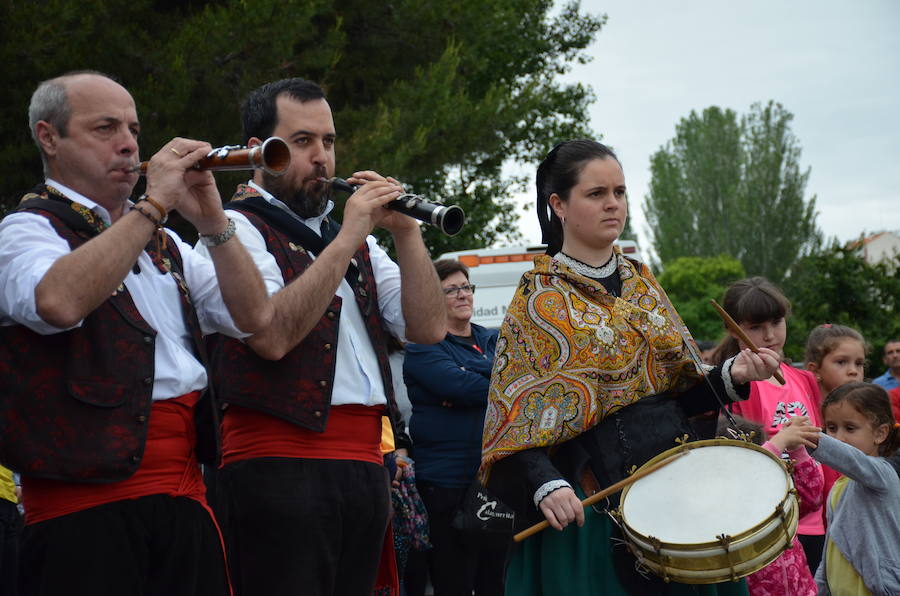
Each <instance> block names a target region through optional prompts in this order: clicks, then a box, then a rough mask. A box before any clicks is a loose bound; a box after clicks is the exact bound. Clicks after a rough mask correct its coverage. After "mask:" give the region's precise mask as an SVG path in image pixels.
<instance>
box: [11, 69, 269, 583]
mask: <svg viewBox="0 0 900 596" xmlns="http://www.w3.org/2000/svg"><path fill="white" fill-rule="evenodd" d="M29 122H30V126H31V133H32V135H33V137H34V139H35V142H36V143H37V145H38V148H39V150H40V153H41V157H42V159H43V162H44V171H45V174H46V179H45V181H44V183H42V184H40V185H38V186H37V187H36V188H35V189H34V190H33V191H32V192H30V193H28V194H26V195H25V197H24V199H23V200H22V202H21V203H20V205H19V208H18V210H17V211H15V212H13V213H12V214H10V215H8V216H7V217H6V218H5V219H4V220H3V222H2V223H0V288H3V291H2V292H0V398H2V399H0V461H2V462H3V464H4V465H6V466H8V467H10V468H12V469H14V470H16V471H18V472H20V473H21V475H22V491H23V497H24V506H25V512H26V513H25V523H26V526H25V530H24V533H23V538H22V550H21V557H20V572H19V578H20V594H23V595H25V596H38V595H40V596H51V595H53V596H55V595H58V594H74V595H82V594H83V595H85V596H87V595H91V596H98V595H100V596H105V595H108V596H120V595H122V594H145V595H148V596H149V595H159V596H162V595H166V596H171V595H176V596H208V595H218V596H225V595H227V594H229V588H228V580H227V574H226V567H225V560H224V552H223V550H222V546H221V544H222V543H221V538H220V535H219V533H218V529H217V527H216V524H215V520H214V518H213V517H212V513H211V511H210V510H209V507H208V506H207V504H206V498H205V491H204V488H203V482H202V478H201V475H200V467H199V465H198V458H199V459H202V460H205V461H206V463H210V464H215V455H216V440H215V433H216V430H217V423H216V422H217V421H216V416H217V410H216V409H215V408H214V405H213V403H212V400H211V399H209V398H208V397H204V396H203V393H204V391H205V389H206V386H207V371H206V368H205V366H204V362H203V359H202V357H201V354H202V349H203V347H202V336H203V335H204V334H206V333H212V332H220V333H225V334H228V335H231V336H235V337H243V336H246V335H249V334H251V333H253V332H256V331H259V330H261V329H263V328H264V327H266V325H267V324H268V323H269V321H270V320H271V318H272V305H271V302H270V299H269V296H268V294H267V293H266V291H265V285H264V284H263V281H262V279H261V278H260V276H259V273H258V271H257V269H256V268H255V267H254V266H253V262H252V261H251V259H250V257H249V255H248V254H247V252H246V250H244V248H243V246H242V245H241V244H240V243H239V242H237V241H235V240H233V239H232V238H231V237H232V236H233V234H234V228H233V224H231V223H230V222H229V220H228V219H227V217H226V215H225V212H224V211H223V210H222V206H221V199H220V198H219V193H218V192H217V191H216V186H215V183H214V181H213V179H212V174H211V173H210V172H201V171H199V170H195V169H194V168H193V167H192V166H193V165H194V164H195V163H196V162H197V161H198V160H199V159H200V158H201V157H203V156H204V155H206V153H207V152H208V151H209V150H210V147H209V145H208V144H206V143H202V142H199V141H192V140H189V139H180V138H176V139H173V140H172V141H170V142H169V143H167V144H166V145H165V146H164V147H163V148H162V149H160V151H159V152H158V153H157V154H156V155H155V156H154V157H153V158H152V159H151V160H150V163H149V166H148V172H147V189H146V190H147V192H146V194H145V195H143V196H142V197H141V198H140V199H138V200H137V201H135V202H131V201H130V200H129V196H130V195H131V192H132V190H133V188H134V185H135V183H136V182H137V178H138V174H137V172H136V166H137V163H138V144H137V139H138V133H139V131H140V123H139V121H138V117H137V110H136V108H135V104H134V100H133V99H132V97H131V95H130V94H129V93H128V91H126V90H125V88H124V87H122V86H121V85H119V84H118V83H116V82H114V81H113V80H111V79H110V78H108V77H106V76H104V75H101V74H99V73H94V72H79V73H70V74H67V75H63V76H61V77H58V78H55V79H51V80H48V81H45V82H43V83H41V84H40V86H39V87H38V88H37V90H36V91H35V92H34V94H33V95H32V98H31V105H30V107H29ZM172 210H177V211H178V212H179V213H180V214H181V215H182V216H184V218H185V219H187V220H188V222H190V223H191V224H192V225H193V226H194V227H195V228H196V229H197V231H198V232H199V233H200V235H201V238H203V239H205V241H206V242H207V243H208V244H209V245H210V250H209V254H210V255H211V256H212V260H211V261H210V260H208V259H206V258H203V257H201V256H200V255H198V254H197V253H196V252H195V251H194V250H193V249H192V248H191V247H190V246H189V245H187V244H185V243H184V242H182V241H181V240H180V239H179V238H178V236H177V235H175V234H174V233H173V232H170V231H167V230H165V229H164V228H163V227H162V224H163V223H164V222H165V220H166V216H167V214H168V213H169V212H170V211H172Z"/></svg>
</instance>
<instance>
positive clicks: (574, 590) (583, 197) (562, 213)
mask: <svg viewBox="0 0 900 596" xmlns="http://www.w3.org/2000/svg"><path fill="white" fill-rule="evenodd" d="M537 207H538V218H539V221H540V223H541V229H542V231H543V234H544V241H545V242H546V243H547V244H548V248H547V255H546V256H540V257H538V258H536V259H535V262H534V265H535V266H534V269H532V270H531V271H529V272H528V273H526V274H525V275H524V276H523V278H522V281H521V283H520V284H519V288H518V290H517V292H516V295H515V297H514V298H513V301H512V304H511V305H510V308H509V310H508V311H507V315H506V319H505V320H504V323H503V326H502V328H501V330H500V339H499V341H498V343H497V351H496V361H495V365H494V370H493V375H492V379H491V386H490V393H489V397H488V400H489V402H488V408H487V413H486V417H485V429H484V445H483V454H482V465H481V470H480V477H481V479H482V481H483V482H485V483H487V486H488V488H489V489H491V490H494V491H495V492H496V493H497V495H498V496H499V497H500V498H501V499H502V500H504V501H505V502H506V503H507V504H509V505H511V506H513V507H514V508H516V510H517V514H518V515H517V518H518V519H517V525H518V526H519V527H525V526H526V525H530V524H531V523H532V522H534V521H540V520H542V519H544V518H546V519H547V521H548V522H549V523H550V525H551V526H552V527H553V528H554V529H555V530H557V531H553V530H547V531H545V532H542V533H540V534H538V535H536V536H534V537H532V538H529V539H527V540H526V541H525V542H523V543H521V544H520V545H518V547H517V548H516V550H515V553H514V555H513V558H512V562H511V564H510V567H509V571H508V574H507V582H506V586H507V594H516V595H530V594H534V595H538V594H629V593H630V594H650V593H654V594H657V593H658V594H694V593H696V594H724V593H728V594H741V593H746V587H745V586H744V584H743V582H740V583H728V584H714V585H708V586H696V585H686V584H677V583H663V582H662V580H659V579H656V578H655V577H644V576H642V575H641V574H639V573H637V572H635V559H634V557H633V556H632V555H631V554H630V553H629V552H628V550H627V549H626V548H625V547H624V546H623V545H622V544H618V546H615V545H614V543H615V542H620V541H616V540H615V538H617V537H619V534H618V529H617V528H616V526H615V525H614V524H613V522H612V521H611V520H610V518H609V516H607V515H605V512H604V511H603V509H606V510H609V511H612V510H613V509H614V508H615V506H616V504H617V502H618V499H617V498H616V497H613V498H611V499H610V500H609V501H608V502H607V504H606V506H605V507H602V508H601V507H596V510H595V508H590V509H587V510H586V511H585V510H584V509H583V508H582V506H581V503H580V500H579V499H580V498H583V497H584V495H585V494H588V493H592V492H596V490H597V487H600V488H603V487H606V486H609V485H611V484H613V483H615V482H617V481H619V480H621V479H622V478H624V477H625V476H626V475H628V474H629V473H630V472H631V471H632V470H633V469H634V468H635V467H637V466H641V465H642V464H644V463H645V462H646V461H648V460H650V459H651V458H653V457H654V456H656V455H658V454H660V453H662V452H664V451H666V450H668V449H670V448H672V447H675V446H676V440H678V441H683V440H692V439H695V438H696V436H695V433H694V429H693V428H692V426H691V424H690V422H689V420H688V418H689V417H690V416H693V415H696V414H699V413H702V412H706V411H708V410H711V409H714V408H716V407H717V405H718V402H717V400H716V398H715V395H714V393H713V392H714V391H715V393H717V394H718V395H719V396H720V397H721V399H722V400H723V401H726V402H728V401H733V400H739V399H745V398H746V397H747V395H748V393H749V387H748V385H747V383H749V382H750V381H753V380H758V379H765V378H768V377H769V376H771V373H772V371H773V370H774V369H775V368H776V367H777V366H778V356H777V354H775V353H774V352H772V351H770V350H766V349H762V350H760V353H759V354H754V353H751V352H750V351H749V350H745V351H742V352H741V353H739V354H738V355H737V356H735V357H734V358H733V359H731V360H729V361H727V362H725V363H724V364H723V365H720V366H718V367H716V368H715V369H712V370H708V367H707V369H706V370H705V371H704V372H705V374H706V380H704V379H703V377H702V376H701V369H700V368H699V366H700V365H699V357H697V356H696V353H695V345H694V341H693V339H692V338H691V336H690V334H689V332H688V330H687V329H686V328H685V326H684V323H683V322H682V321H681V319H680V317H679V316H678V313H676V312H675V309H674V308H673V307H672V305H671V303H670V302H669V300H668V298H667V297H666V294H665V292H664V291H663V290H662V288H661V287H660V286H659V284H658V283H657V281H656V280H655V278H654V277H653V275H652V274H651V273H650V271H649V269H648V268H647V267H646V266H645V265H644V264H642V263H640V262H638V261H635V260H632V259H629V258H627V257H625V256H623V255H622V254H621V252H620V251H619V250H618V249H617V248H616V247H614V246H613V242H614V241H615V240H616V238H617V237H618V235H619V234H620V233H621V231H622V229H623V227H624V225H625V218H626V216H627V213H628V205H627V200H626V192H625V179H624V175H623V173H622V168H621V165H620V164H619V161H618V159H617V158H616V156H615V154H614V153H613V152H612V151H611V150H610V149H609V148H607V147H606V146H604V145H602V144H600V143H597V142H594V141H589V140H578V141H568V142H564V143H560V144H559V145H557V146H556V147H555V148H554V149H553V150H552V151H551V152H550V153H549V154H548V155H547V157H546V158H545V159H544V161H543V162H542V163H541V165H540V166H539V167H538V171H537ZM707 381H708V382H707ZM691 480H692V479H691V478H685V482H691ZM663 513H665V512H663ZM573 522H574V523H573ZM684 523H685V524H691V523H692V521H691V520H689V519H685V520H684ZM575 526H579V527H575Z"/></svg>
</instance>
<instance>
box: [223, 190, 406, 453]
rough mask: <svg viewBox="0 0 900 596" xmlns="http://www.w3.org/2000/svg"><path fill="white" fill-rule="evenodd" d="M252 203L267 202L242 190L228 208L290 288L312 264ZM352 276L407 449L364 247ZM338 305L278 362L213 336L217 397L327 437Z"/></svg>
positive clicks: (397, 427)
mask: <svg viewBox="0 0 900 596" xmlns="http://www.w3.org/2000/svg"><path fill="white" fill-rule="evenodd" d="M250 202H253V203H255V205H256V206H260V207H261V206H262V203H263V202H264V199H262V198H261V197H260V196H259V195H258V194H256V193H255V192H254V191H253V190H252V189H251V188H250V187H247V186H244V185H241V186H240V187H239V189H238V194H237V195H235V201H233V202H232V203H229V204H228V205H226V208H227V209H234V210H235V211H238V212H239V213H241V214H242V215H244V216H245V217H246V218H247V219H248V220H249V221H250V223H251V224H253V226H254V227H256V229H257V230H259V233H260V234H261V235H262V237H263V239H264V240H265V243H266V248H267V250H268V251H269V253H270V254H272V256H273V257H274V258H275V262H276V263H277V264H278V268H279V269H280V270H281V275H282V277H283V278H284V282H285V285H287V284H289V283H290V282H291V281H292V280H294V279H296V278H297V277H299V276H300V275H302V274H303V272H304V271H305V270H306V269H307V268H309V266H310V265H312V262H313V259H312V258H311V257H310V255H309V253H308V252H307V250H306V249H305V248H304V247H303V246H301V245H299V244H298V243H297V242H298V239H296V238H292V237H289V236H288V235H287V233H286V232H285V231H284V228H283V227H281V226H277V225H271V224H270V222H269V221H268V220H269V219H272V218H271V217H266V218H265V219H264V217H262V216H261V215H260V214H261V213H267V214H274V213H275V212H274V211H270V210H268V209H265V208H264V207H263V208H262V209H250V208H248V203H250ZM273 209H277V208H274V207H273ZM286 217H288V216H287V215H286ZM298 223H299V222H298ZM299 225H303V224H299ZM350 270H351V271H352V272H353V274H354V275H355V279H353V281H354V283H353V284H351V286H352V287H353V290H354V295H355V297H356V303H357V305H358V306H359V310H360V312H361V313H362V316H363V320H364V321H365V323H366V330H367V332H368V335H369V339H370V340H371V342H372V347H373V348H374V350H375V355H376V357H377V360H378V367H379V371H380V372H381V378H382V382H383V385H384V393H385V395H386V396H387V402H388V414H389V417H390V419H391V423H392V426H393V431H394V435H395V439H396V443H397V446H398V447H404V446H407V445H408V444H409V439H408V437H407V436H406V433H405V431H404V430H403V428H404V427H403V424H402V417H401V415H400V410H399V408H398V407H397V402H396V400H395V399H394V388H393V383H392V381H391V369H390V362H389V359H388V334H389V332H388V331H387V329H386V328H385V326H384V322H383V320H382V318H381V312H380V311H379V308H378V289H377V287H376V284H375V276H374V274H373V271H372V264H371V261H370V259H369V251H368V248H367V247H366V245H365V244H362V245H361V246H360V248H359V250H357V251H356V254H355V255H354V256H353V260H352V266H351V269H350ZM341 303H342V300H341V298H339V297H338V296H334V297H333V298H332V300H331V303H330V304H329V305H328V307H327V308H326V309H325V312H324V313H323V314H322V317H321V319H320V320H319V321H318V323H316V325H315V327H314V328H313V329H312V330H311V331H310V332H309V334H307V336H306V337H305V338H304V339H303V340H302V341H301V342H300V343H299V344H297V346H295V347H294V348H293V349H292V350H291V351H290V352H288V353H287V354H286V355H285V356H284V358H282V359H281V360H279V361H275V362H273V361H271V360H266V359H264V358H261V357H260V356H258V355H257V354H256V353H255V352H254V351H253V350H252V349H251V348H250V347H249V346H247V345H246V344H245V343H243V342H240V341H237V340H234V339H231V338H228V337H224V336H221V335H217V336H214V338H215V339H214V340H213V342H212V343H213V347H212V349H211V350H210V358H211V364H212V370H213V378H214V379H215V381H216V395H217V397H218V399H219V400H221V402H222V403H223V404H235V405H239V406H243V407H247V408H251V409H254V410H258V411H260V412H264V413H266V414H269V415H271V416H275V417H276V418H280V419H282V420H286V421H288V422H291V423H293V424H296V425H298V426H301V427H303V428H307V429H309V430H313V431H317V432H323V431H324V430H325V426H326V423H327V421H328V413H329V410H330V408H331V391H332V387H333V383H334V374H335V365H336V348H337V341H338V325H339V324H340V313H341Z"/></svg>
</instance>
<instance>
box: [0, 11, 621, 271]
mask: <svg viewBox="0 0 900 596" xmlns="http://www.w3.org/2000/svg"><path fill="white" fill-rule="evenodd" d="M551 9H553V2H552V1H550V0H477V1H476V0H447V1H446V2H420V1H418V0H399V1H398V2H390V3H377V2H376V3H373V2H367V1H364V0H302V1H300V0H255V1H254V2H247V1H245V0H228V1H226V2H204V1H197V0H194V1H189V2H173V1H171V0H169V1H164V0H157V1H151V0H98V1H96V2H86V3H73V2H68V1H67V0H43V1H38V2H6V3H3V4H2V6H0V17H2V21H3V23H4V30H5V31H7V32H11V31H23V32H28V35H27V39H28V43H22V38H21V37H19V36H11V35H9V34H7V35H6V36H5V37H4V38H3V40H2V41H0V60H2V61H3V63H4V65H5V75H6V76H5V79H6V85H7V92H6V97H5V107H6V109H4V110H3V112H2V113H0V131H2V133H3V134H2V138H0V171H2V175H3V179H4V182H5V184H4V190H3V193H2V196H0V201H2V202H0V206H2V207H3V208H5V209H9V208H11V207H12V206H13V205H14V204H15V202H16V201H17V200H18V198H19V197H20V196H21V195H22V194H23V193H24V192H25V191H26V190H27V189H28V188H30V187H31V186H32V185H33V184H34V183H35V182H36V181H38V180H39V179H40V176H41V172H40V161H39V158H38V155H37V151H36V150H35V149H34V146H33V143H32V142H31V140H30V137H29V132H28V130H27V127H26V126H25V124H24V123H25V114H26V108H27V104H28V99H29V97H30V94H31V92H32V91H33V89H34V88H35V86H36V84H37V83H38V82H39V81H41V80H43V79H47V78H50V77H53V76H56V75H59V74H61V73H63V72H66V71H68V70H73V69H85V68H91V69H97V70H100V71H103V72H107V73H109V74H111V75H114V76H116V77H117V78H118V79H119V80H120V81H121V82H122V83H123V84H124V85H125V86H126V87H127V88H128V89H129V90H130V91H131V92H132V94H133V95H134V97H135V100H136V103H137V106H138V112H139V115H140V116H141V119H142V128H143V132H142V141H141V145H142V147H143V153H144V158H146V157H148V156H149V155H150V154H152V153H153V152H155V150H156V148H158V147H160V146H161V145H162V144H163V143H164V142H165V141H167V140H168V139H169V138H171V137H173V136H176V135H180V136H190V137H194V138H201V139H206V140H209V141H210V142H211V143H212V144H213V145H214V146H217V145H224V144H234V143H237V142H243V139H241V133H240V122H239V116H238V106H239V104H240V101H241V99H242V98H243V97H244V96H245V95H246V93H247V92H248V91H249V90H251V89H253V88H255V87H257V86H258V85H260V84H262V83H264V82H266V81H271V80H275V79H280V78H284V77H290V76H303V77H306V78H309V79H312V80H315V81H318V82H319V83H321V84H322V85H323V87H324V88H325V89H326V92H327V93H328V97H329V101H330V103H331V106H332V108H333V110H334V115H335V121H336V126H337V129H338V133H339V135H340V139H339V143H338V147H337V151H338V168H339V170H338V173H339V174H341V175H344V176H346V175H349V174H350V173H352V172H353V171H354V170H356V169H360V168H366V169H369V168H374V169H377V170H379V171H381V172H384V173H386V174H391V175H393V176H395V177H397V178H398V179H401V180H403V181H404V182H406V183H407V185H408V186H409V187H410V188H411V189H412V190H413V191H415V192H417V193H420V194H423V195H425V196H427V197H429V198H432V199H437V198H442V199H444V201H445V202H447V203H449V204H458V205H460V206H461V207H462V208H463V209H465V211H466V213H467V216H468V223H467V225H466V227H465V228H464V229H463V232H462V233H461V234H460V235H459V236H457V237H455V238H447V237H445V236H442V235H441V234H440V232H438V231H437V230H433V229H428V230H427V231H426V243H427V244H428V245H429V247H430V248H431V250H432V252H433V253H434V254H437V253H440V252H443V251H446V250H457V249H463V248H469V247H474V246H480V245H488V244H491V243H493V242H495V241H496V240H499V239H506V238H510V239H513V238H515V237H516V235H517V232H516V228H515V223H516V219H517V216H516V214H515V209H514V205H513V203H512V201H511V198H510V197H511V195H512V194H513V193H514V191H517V190H518V189H519V188H520V187H521V185H522V180H521V179H518V178H515V177H509V176H504V175H503V174H502V167H503V164H504V163H506V162H508V161H510V160H536V159H537V158H538V157H539V156H540V155H541V154H542V153H544V152H546V150H547V148H548V147H549V146H552V144H553V143H554V142H556V141H557V140H559V139H561V138H567V137H575V136H585V135H590V134H591V131H590V130H589V129H588V128H587V127H586V126H585V124H584V123H585V122H587V120H588V118H587V111H586V110H587V107H588V106H589V104H590V103H591V101H592V100H593V94H592V92H591V90H590V89H589V88H588V87H587V86H585V85H582V84H577V83H576V84H562V83H560V82H559V81H558V76H559V75H560V74H563V73H565V72H566V71H567V70H568V69H569V68H570V66H571V65H572V64H573V63H583V62H585V61H587V60H588V57H587V55H586V54H585V52H584V49H585V48H586V47H587V46H588V45H589V44H590V42H591V41H592V40H593V39H594V37H595V36H596V34H597V33H598V31H599V30H600V28H601V26H602V25H603V23H604V21H605V17H602V16H595V15H588V14H585V13H583V12H582V11H581V9H580V6H579V4H578V3H577V2H572V3H569V4H566V5H565V6H563V7H561V10H559V11H556V12H554V14H551ZM246 178H247V175H246V173H242V174H225V175H221V174H220V175H217V180H218V181H219V187H220V191H221V193H222V195H223V197H228V196H229V195H230V194H231V192H232V191H233V189H234V184H235V183H236V182H238V181H240V180H242V179H246ZM138 190H140V189H138Z"/></svg>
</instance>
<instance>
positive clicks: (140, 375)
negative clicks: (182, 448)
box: [0, 194, 218, 482]
mask: <svg viewBox="0 0 900 596" xmlns="http://www.w3.org/2000/svg"><path fill="white" fill-rule="evenodd" d="M42 196H44V197H46V194H44V195H42ZM70 204H71V201H68V200H67V199H62V198H37V197H35V198H34V199H31V200H30V201H26V202H23V204H22V207H20V209H19V210H20V211H31V212H34V213H37V214H39V215H43V216H44V217H46V218H47V219H48V220H49V222H50V224H51V225H52V226H53V228H54V229H55V230H56V232H57V234H59V235H60V237H62V238H63V239H65V240H66V241H67V242H68V243H69V246H70V247H71V249H72V250H75V249H76V248H78V247H79V246H81V245H82V244H84V243H85V242H87V241H88V240H89V239H90V238H91V237H93V236H95V235H96V234H97V233H99V230H97V229H91V227H90V226H88V225H85V222H84V221H80V219H81V218H80V216H76V217H75V218H74V219H73V217H72V216H73V215H74V214H75V213H76V211H75V210H73V209H71V208H70V207H69V206H68V205H70ZM60 206H62V209H58V207H60ZM168 258H169V259H170V263H171V265H172V266H173V267H174V270H173V272H172V274H173V275H176V274H177V273H178V271H179V270H180V269H181V255H180V253H179V252H178V249H177V245H176V243H175V242H169V243H168ZM177 279H179V278H177ZM179 289H180V291H179V294H180V295H181V298H182V310H183V314H184V315H185V320H186V321H185V322H186V324H187V327H188V330H189V331H190V333H191V335H192V338H193V339H194V342H195V346H197V345H199V343H200V338H201V332H200V324H199V322H198V321H197V317H196V314H195V313H194V311H193V308H192V305H191V303H190V301H189V299H188V296H187V293H186V289H184V288H182V284H179ZM155 341H156V331H154V330H153V329H152V328H151V327H150V325H149V324H147V322H146V321H145V320H144V319H143V317H142V316H141V314H140V313H139V312H138V310H137V307H136V306H135V305H134V302H133V301H132V299H131V295H130V294H129V293H128V290H127V288H125V286H124V285H123V286H121V287H120V288H119V289H118V290H117V291H116V292H115V293H114V294H113V295H112V296H111V297H110V298H108V299H107V300H106V301H105V302H103V303H102V304H101V305H100V306H98V307H97V308H96V309H95V310H94V311H93V312H91V313H90V314H89V315H88V316H87V317H85V318H84V321H83V322H82V324H81V326H79V327H77V328H75V329H71V330H68V331H64V332H60V333H54V334H51V335H41V334H38V333H35V332H34V331H31V330H30V329H28V328H27V327H25V326H23V325H11V326H5V327H0V396H2V397H3V399H2V400H0V461H2V462H3V464H4V465H6V466H7V467H9V468H11V469H14V470H16V471H18V472H20V473H21V474H24V475H28V476H31V477H35V478H48V479H53V480H64V481H76V482H115V481H120V480H125V479H127V478H129V477H130V476H131V475H133V474H134V473H135V472H136V471H137V469H138V467H139V466H140V462H141V459H142V458H143V454H144V445H145V443H146V439H147V423H148V417H149V416H150V409H151V406H152V401H151V395H152V390H153V377H154V344H155ZM201 403H202V404H203V406H200V405H199V404H198V407H197V413H198V416H197V423H198V426H202V428H198V437H199V439H198V440H200V441H201V442H202V445H198V454H199V455H200V457H201V458H202V459H203V460H205V461H206V462H207V463H213V462H214V461H215V455H216V439H217V435H216V430H217V427H218V424H217V421H216V420H215V412H214V411H213V409H212V407H211V404H210V403H209V400H204V401H203V402H201ZM207 439H208V440H207Z"/></svg>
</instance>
